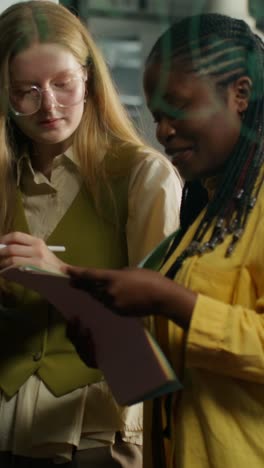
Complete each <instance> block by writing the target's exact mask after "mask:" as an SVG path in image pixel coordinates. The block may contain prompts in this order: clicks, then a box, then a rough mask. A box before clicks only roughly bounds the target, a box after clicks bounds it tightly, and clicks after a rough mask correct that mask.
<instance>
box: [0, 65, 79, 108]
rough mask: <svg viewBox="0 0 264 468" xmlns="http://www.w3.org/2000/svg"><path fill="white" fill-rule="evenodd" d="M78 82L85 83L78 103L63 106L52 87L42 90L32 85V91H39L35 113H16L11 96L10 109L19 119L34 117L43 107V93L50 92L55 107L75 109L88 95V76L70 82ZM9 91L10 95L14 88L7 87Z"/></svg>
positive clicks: (75, 78) (72, 79)
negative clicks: (86, 86)
mask: <svg viewBox="0 0 264 468" xmlns="http://www.w3.org/2000/svg"><path fill="white" fill-rule="evenodd" d="M81 68H84V67H81ZM77 80H81V81H82V82H83V92H82V96H81V97H80V99H79V100H78V101H77V102H74V103H73V104H69V105H67V104H61V103H59V102H58V101H57V99H56V96H55V94H54V91H53V90H52V88H51V87H48V88H42V87H40V86H37V85H31V86H30V89H33V90H35V91H37V92H38V93H39V97H38V107H37V109H36V110H35V111H33V112H30V113H24V112H19V111H16V110H15V109H14V107H13V105H12V103H11V99H10V95H9V98H8V101H9V108H10V110H11V112H12V113H13V114H14V115H16V116H18V117H28V116H30V115H34V114H36V113H37V112H38V111H39V109H40V108H41V105H42V95H43V93H45V92H47V91H48V92H49V94H50V95H51V96H52V99H53V101H54V102H55V105H56V106H58V107H61V108H69V107H73V106H77V105H78V104H80V102H81V101H82V100H83V99H84V98H85V93H86V88H85V83H86V81H87V77H86V76H78V77H74V78H71V80H69V81H77ZM7 89H8V93H10V89H12V86H7Z"/></svg>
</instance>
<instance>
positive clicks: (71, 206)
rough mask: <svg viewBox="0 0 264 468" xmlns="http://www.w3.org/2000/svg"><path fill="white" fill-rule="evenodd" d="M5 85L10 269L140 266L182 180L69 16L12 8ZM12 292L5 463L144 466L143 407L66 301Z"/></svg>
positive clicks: (5, 349)
mask: <svg viewBox="0 0 264 468" xmlns="http://www.w3.org/2000/svg"><path fill="white" fill-rule="evenodd" d="M0 88H1V100H0V141H1V148H0V184H1V190H2V192H1V200H0V232H1V238H0V243H1V244H4V247H3V248H1V249H0V268H4V267H8V266H10V265H13V264H19V265H23V264H31V265H35V266H40V267H46V268H54V269H56V270H59V271H65V268H66V264H69V263H70V264H76V265H79V266H82V267H84V266H93V267H106V268H118V267H124V266H127V265H136V264H137V263H138V261H139V260H141V259H142V258H143V257H144V256H145V255H146V254H147V253H148V252H149V251H150V250H151V249H152V248H153V247H154V246H155V244H156V243H158V242H159V241H160V240H161V239H162V238H163V237H164V236H166V235H167V234H169V233H170V232H171V231H173V230H174V229H175V228H176V227H177V225H178V207H179V201H180V200H179V199H180V196H181V183H180V179H179V177H178V175H177V173H176V172H175V170H174V169H173V167H172V166H171V165H170V163H169V162H168V161H167V159H166V158H164V157H163V156H161V155H160V154H159V153H158V152H156V151H155V150H153V149H151V148H150V147H148V146H147V145H145V144H144V142H143V140H142V139H141V138H140V137H139V136H138V134H137V132H136V131H135V129H134V127H133V124H132V123H131V121H130V119H129V117H128V116H127V114H126V112H125V110H124V108H123V107H122V105H121V104H120V101H119V98H118V94H117V92H116V90H115V87H114V85H113V83H112V81H111V78H110V75H109V72H108V70H107V67H106V65H105V62H104V60H103V58H102V57H101V54H100V52H99V50H98V49H97V47H96V45H95V44H94V41H93V39H92V38H91V36H90V35H89V33H88V31H87V29H86V27H85V26H84V25H82V23H81V22H80V21H79V19H78V18H77V17H75V16H74V15H73V14H72V13H71V12H70V11H69V10H67V9H66V8H65V7H63V6H62V5H56V4H54V3H53V2H49V1H38V0H35V1H26V2H22V3H18V4H15V5H13V6H11V7H10V8H8V9H7V10H5V11H4V12H3V13H2V15H1V16H0ZM50 245H55V246H56V245H62V246H64V247H65V249H66V250H65V252H63V253H61V254H58V255H55V254H54V253H53V252H52V251H51V249H50V248H49V247H50ZM0 291H1V302H2V314H1V316H0V322H1V325H0V348H1V351H0V356H1V358H0V388H1V391H0V418H1V430H0V465H1V466H5V467H11V466H12V467H14V466H22V465H23V466H34V468H35V467H38V466H41V467H46V466H49V467H51V466H53V464H56V463H62V465H64V464H65V465H67V467H68V466H78V467H79V466H80V467H88V466H89V467H90V466H91V467H97V466H98V467H99V466H100V467H112V466H113V467H119V466H122V467H128V466H129V467H136V468H139V467H140V466H141V444H142V441H141V437H142V434H141V432H142V409H141V406H140V405H135V406H133V407H130V408H120V407H118V405H117V403H116V402H115V401H114V399H113V397H112V395H111V393H110V390H109V389H108V387H107V385H106V383H105V382H104V380H103V376H102V374H101V373H100V371H99V370H97V369H90V368H88V367H87V366H86V365H85V364H84V363H83V362H82V361H81V359H80V358H79V356H78V354H77V353H76V351H75V348H74V347H73V345H72V344H71V342H70V340H69V339H68V338H67V334H66V328H65V324H64V322H63V321H62V320H61V318H60V315H59V314H58V313H57V311H56V310H55V309H53V308H52V307H51V306H49V305H48V304H46V303H45V302H44V301H42V300H41V298H40V297H39V296H37V295H36V294H33V293H32V292H31V291H27V290H24V289H22V288H19V287H18V286H15V285H13V284H10V283H7V282H4V281H1V283H0ZM4 311H5V313H4ZM76 449H77V450H76Z"/></svg>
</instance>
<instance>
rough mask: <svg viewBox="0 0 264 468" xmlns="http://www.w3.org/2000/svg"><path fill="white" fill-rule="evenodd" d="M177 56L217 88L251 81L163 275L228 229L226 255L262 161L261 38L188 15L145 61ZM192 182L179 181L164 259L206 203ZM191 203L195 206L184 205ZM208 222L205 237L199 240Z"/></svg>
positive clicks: (209, 17) (244, 28)
mask: <svg viewBox="0 0 264 468" xmlns="http://www.w3.org/2000/svg"><path fill="white" fill-rule="evenodd" d="M168 48H169V49H168ZM177 58H181V59H182V60H185V61H187V63H188V64H190V65H191V66H192V68H191V69H192V71H195V73H198V74H200V75H207V76H212V77H213V78H214V80H215V83H216V85H218V86H220V87H223V88H225V87H226V86H227V85H228V84H230V83H231V82H233V81H234V80H236V79H237V78H239V77H240V76H243V75H247V76H249V77H250V78H251V80H252V82H253V90H252V95H251V98H250V100H249V105H248V109H247V111H246V112H245V116H244V120H243V123H242V130H241V134H240V137H239V139H238V142H237V144H236V146H235V148H234V150H233V152H232V154H231V156H230V158H229V159H228V161H227V164H226V167H225V170H224V172H223V175H222V177H221V181H220V183H219V184H218V187H217V189H216V191H215V194H214V196H213V198H212V200H210V201H209V202H208V203H207V206H206V209H205V213H204V215H203V217H202V219H201V222H200V223H199V225H198V227H197V229H196V232H195V234H194V236H193V239H192V241H191V243H190V244H189V246H188V247H187V248H186V249H185V250H184V251H183V252H182V253H181V254H180V256H179V257H178V258H177V259H176V261H175V263H174V264H173V265H172V267H171V268H170V270H169V271H168V273H167V276H169V277H174V276H175V274H176V272H177V271H178V270H179V268H180V267H181V265H182V263H183V261H184V260H185V259H186V258H187V257H190V256H193V255H197V254H198V255H202V254H203V253H204V252H206V251H210V250H214V248H215V247H216V246H217V245H218V244H220V243H221V242H223V241H224V239H225V238H226V236H227V235H228V234H231V235H232V237H231V242H230V244H229V246H228V248H227V251H226V256H227V257H228V256H230V255H231V254H232V252H233V250H234V248H235V246H236V244H237V242H238V240H239V239H240V238H241V236H242V234H243V232H244V228H245V225H246V222H247V219H248V216H249V214H250V212H251V210H252V208H253V207H254V205H255V203H256V200H257V196H258V192H259V190H260V187H261V184H262V182H263V179H262V180H261V181H259V183H258V184H257V183H256V182H257V179H258V177H259V173H260V169H261V166H262V164H263V160H264V44H263V42H262V41H261V39H260V38H259V37H258V36H256V35H255V34H254V33H253V32H252V31H251V29H250V28H249V27H248V25H247V24H246V23H245V22H244V21H242V20H236V19H233V18H230V17H227V16H224V15H218V14H204V15H199V16H194V17H188V18H185V19H183V20H181V21H179V22H178V23H175V24H174V25H172V26H171V27H170V28H169V29H168V30H167V31H166V32H165V33H164V34H163V35H162V36H161V37H160V38H159V39H158V41H157V42H156V44H155V45H154V47H153V49H152V51H151V53H150V55H149V57H148V59H147V63H150V62H153V61H162V62H163V61H164V62H165V63H168V62H169V63H170V62H172V61H173V60H174V59H177ZM252 122H253V124H252ZM198 185H199V184H198ZM198 185H197V182H188V183H186V184H185V187H184V191H183V199H182V204H181V230H180V232H179V233H178V234H177V235H176V237H175V239H174V241H173V242H172V245H171V247H170V249H169V251H168V253H167V255H166V259H167V258H168V257H169V256H170V254H171V253H172V251H173V250H174V249H175V247H176V246H177V245H178V244H179V242H180V240H181V239H182V237H183V235H184V233H185V232H186V230H187V229H188V227H189V226H190V225H191V223H192V222H193V221H194V219H195V218H196V217H197V216H198V214H199V213H200V211H201V210H202V209H203V208H204V206H205V205H206V200H205V196H204V193H203V189H202V187H201V186H200V188H199V187H198ZM194 193H195V196H194ZM199 194H200V195H199ZM197 201H198V203H197ZM192 203H194V205H195V206H194V207H193V209H191V210H190V207H191V204H192ZM194 214H196V216H194ZM211 226H213V230H212V234H211V237H210V239H209V240H208V241H207V242H204V237H205V234H206V233H207V232H208V230H209V228H210V227H211ZM166 259H165V261H166Z"/></svg>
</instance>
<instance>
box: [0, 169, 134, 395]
mask: <svg viewBox="0 0 264 468" xmlns="http://www.w3.org/2000/svg"><path fill="white" fill-rule="evenodd" d="M127 191H128V177H127V176H126V177H124V176H123V177H119V178H117V179H115V181H114V183H113V193H114V197H115V199H116V208H117V209H116V210H114V209H113V205H112V203H111V201H110V198H111V197H109V193H108V191H107V190H105V193H104V194H103V197H104V202H103V210H102V213H101V215H100V216H98V213H97V212H96V210H95V208H94V205H93V202H92V200H91V197H90V195H89V194H88V192H87V191H86V189H85V188H84V187H83V188H82V189H81V190H80V192H79V194H78V195H77V196H76V198H75V200H74V201H73V203H72V205H71V206H70V208H69V209H68V211H67V213H66V214H65V215H64V217H63V218H62V219H61V221H60V222H59V224H58V225H57V227H56V228H55V230H54V231H53V233H52V234H51V235H50V237H49V238H48V239H47V244H51V245H65V247H66V252H65V253H62V254H60V258H61V259H62V260H64V261H66V262H68V263H70V264H74V265H79V266H93V267H106V268H108V267H109V268H119V267H123V266H125V265H127V262H128V260H127V245H126V235H125V226H126V220H127ZM116 215H117V216H118V223H116V221H117V219H116ZM13 230H14V231H15V230H16V231H23V232H29V229H28V226H27V222H26V219H25V214H24V209H23V206H22V202H21V197H20V195H19V194H18V197H17V207H16V216H15V221H14V229H13ZM0 281H1V282H0V287H1V288H4V291H5V292H4V294H3V304H4V305H5V306H7V307H12V308H14V310H13V311H11V312H10V313H8V314H5V315H0V387H1V389H2V390H3V391H4V393H5V394H6V395H8V396H10V397H11V396H12V395H14V394H15V393H16V392H17V391H18V389H19V388H20V387H21V385H22V384H23V383H24V382H25V381H26V380H27V379H28V377H29V376H31V375H32V374H34V373H36V374H37V375H38V376H39V377H40V378H41V379H42V380H43V381H44V382H45V384H46V385H47V387H48V388H49V389H50V391H51V392H52V393H53V394H54V395H56V396H60V395H63V394H65V393H68V392H70V391H72V390H74V389H76V388H80V387H82V386H85V385H87V384H90V383H93V382H97V381H99V380H101V379H102V375H101V373H100V371H99V370H96V369H90V368H88V367H87V366H86V365H85V364H84V363H83V362H82V361H81V359H80V358H79V356H78V355H77V353H76V351H75V349H74V347H73V345H72V344H71V342H70V341H69V340H68V339H67V337H66V327H65V323H64V321H63V320H62V318H61V316H60V314H59V312H58V311H56V310H55V309H54V308H53V307H52V306H51V305H50V304H48V303H47V302H45V301H44V300H42V299H41V297H40V296H39V295H38V294H37V293H35V292H34V291H30V290H26V289H24V288H22V287H21V286H19V285H15V284H14V283H7V282H5V281H4V280H3V279H1V280H0ZM102 326H104V324H103V323H102Z"/></svg>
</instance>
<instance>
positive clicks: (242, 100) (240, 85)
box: [231, 76, 252, 116]
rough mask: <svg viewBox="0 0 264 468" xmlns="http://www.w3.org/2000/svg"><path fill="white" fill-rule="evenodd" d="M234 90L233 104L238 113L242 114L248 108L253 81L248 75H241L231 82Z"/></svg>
mask: <svg viewBox="0 0 264 468" xmlns="http://www.w3.org/2000/svg"><path fill="white" fill-rule="evenodd" d="M231 87H232V91H233V101H234V102H233V104H234V105H235V107H236V110H237V113H238V114H240V115H242V116H243V114H244V112H245V111H246V110H247V108H248V103H249V99H250V95H251V90H252V81H251V79H250V78H249V77H248V76H241V77H240V78H238V79H237V80H236V81H234V82H233V83H232V84H231Z"/></svg>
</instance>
